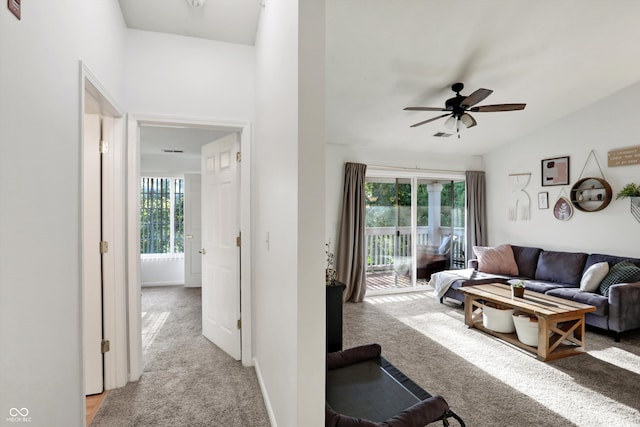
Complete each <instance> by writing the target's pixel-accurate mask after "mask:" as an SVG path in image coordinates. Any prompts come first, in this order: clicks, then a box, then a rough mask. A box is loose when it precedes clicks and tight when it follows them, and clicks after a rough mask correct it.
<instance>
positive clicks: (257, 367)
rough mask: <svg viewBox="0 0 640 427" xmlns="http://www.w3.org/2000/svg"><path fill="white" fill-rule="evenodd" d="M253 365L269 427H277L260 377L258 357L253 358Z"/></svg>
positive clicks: (267, 394)
mask: <svg viewBox="0 0 640 427" xmlns="http://www.w3.org/2000/svg"><path fill="white" fill-rule="evenodd" d="M253 365H254V366H255V370H256V377H258V384H259V385H260V391H262V400H264V406H265V407H266V408H267V415H268V416H269V422H270V423H271V427H277V426H278V423H277V422H276V415H275V413H274V412H273V407H272V406H271V400H270V399H269V393H267V388H266V387H265V385H264V380H263V379H262V372H261V371H260V364H259V363H258V359H255V358H254V359H253Z"/></svg>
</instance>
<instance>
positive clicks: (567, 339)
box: [460, 283, 596, 361]
mask: <svg viewBox="0 0 640 427" xmlns="http://www.w3.org/2000/svg"><path fill="white" fill-rule="evenodd" d="M460 290H461V291H462V292H463V293H464V294H465V324H466V325H467V326H468V327H470V328H476V329H478V330H481V331H483V332H485V333H487V334H490V335H493V336H495V337H497V338H500V339H501V340H503V341H506V342H508V343H510V344H513V345H515V346H517V347H520V348H522V349H525V350H528V351H530V352H532V353H534V354H536V355H537V357H538V359H540V360H543V361H549V360H554V359H558V358H561V357H566V356H572V355H576V354H580V353H583V352H584V349H585V344H584V335H585V333H584V332H585V331H584V330H585V323H584V315H585V313H588V312H592V311H595V310H596V308H595V307H594V306H591V305H587V304H581V303H576V302H573V301H568V300H565V299H562V298H557V297H552V296H549V295H544V294H539V293H537V292H526V293H525V296H524V298H512V297H511V290H510V289H509V286H508V285H504V284H501V283H495V284H488V285H477V286H466V287H463V288H460ZM484 301H489V302H492V303H495V304H500V305H503V306H507V307H510V308H517V309H518V310H520V311H523V312H525V313H530V314H534V315H535V316H536V317H537V318H538V347H537V348H536V347H533V346H529V345H527V344H524V343H523V342H521V341H520V340H518V337H517V335H516V334H515V333H502V332H496V331H492V330H490V329H487V328H485V327H484V326H483V323H482V308H483V302H484Z"/></svg>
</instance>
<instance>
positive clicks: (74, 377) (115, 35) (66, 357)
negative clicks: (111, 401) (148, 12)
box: [0, 0, 125, 426]
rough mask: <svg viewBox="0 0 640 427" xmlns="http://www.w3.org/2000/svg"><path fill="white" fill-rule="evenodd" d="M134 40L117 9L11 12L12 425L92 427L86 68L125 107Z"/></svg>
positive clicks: (3, 407) (7, 108)
mask: <svg viewBox="0 0 640 427" xmlns="http://www.w3.org/2000/svg"><path fill="white" fill-rule="evenodd" d="M124 33H125V26H124V20H123V19H122V15H121V13H120V8H119V6H118V3H117V2H115V1H94V2H87V1H82V0H68V1H65V2H62V3H61V2H49V1H40V2H22V19H21V20H20V21H19V20H17V19H16V18H15V17H14V16H13V15H12V14H11V13H10V12H9V11H8V10H7V8H6V6H3V7H2V8H1V9H0V194H2V199H1V201H0V343H1V344H0V346H1V347H2V349H1V350H0V384H1V386H0V424H2V425H4V424H5V422H6V424H7V425H11V424H13V423H11V422H10V421H7V418H10V409H11V408H27V409H28V411H29V414H28V418H29V419H30V422H29V425H31V426H52V425H60V426H62V425H73V426H79V425H84V423H85V418H84V412H85V407H84V383H83V381H82V372H83V360H82V351H83V350H82V310H81V307H82V303H81V301H82V299H81V297H82V293H81V276H80V268H81V265H80V258H81V251H80V226H79V224H80V206H81V205H80V185H81V180H80V158H81V153H80V147H81V130H80V116H81V113H82V111H83V108H84V106H83V105H81V103H80V100H81V93H80V87H81V86H80V63H79V62H80V61H81V60H82V61H83V62H84V63H85V64H86V65H87V66H88V67H89V69H90V70H91V72H92V73H93V74H94V75H95V76H96V77H97V78H98V79H99V80H100V83H101V84H102V85H103V86H104V87H105V88H106V89H107V91H108V92H109V95H110V96H111V97H112V98H114V99H115V100H116V102H121V100H122V93H123V91H122V81H123V75H122V70H123V53H124ZM120 107H122V106H121V105H120ZM21 421H22V420H21Z"/></svg>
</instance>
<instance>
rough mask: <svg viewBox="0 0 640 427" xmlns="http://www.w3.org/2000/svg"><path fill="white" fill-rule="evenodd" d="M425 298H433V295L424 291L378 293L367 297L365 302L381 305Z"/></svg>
mask: <svg viewBox="0 0 640 427" xmlns="http://www.w3.org/2000/svg"><path fill="white" fill-rule="evenodd" d="M425 298H433V296H431V295H429V294H426V293H424V292H419V293H418V292H415V293H414V292H407V293H402V294H390V295H377V296H372V297H367V298H366V299H365V300H364V302H365V303H369V304H371V305H380V304H387V303H393V302H403V301H415V300H420V299H425Z"/></svg>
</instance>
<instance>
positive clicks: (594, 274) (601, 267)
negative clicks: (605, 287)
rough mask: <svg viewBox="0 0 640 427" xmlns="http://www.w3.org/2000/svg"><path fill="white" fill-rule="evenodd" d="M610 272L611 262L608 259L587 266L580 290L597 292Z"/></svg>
mask: <svg viewBox="0 0 640 427" xmlns="http://www.w3.org/2000/svg"><path fill="white" fill-rule="evenodd" d="M607 274H609V263H608V262H606V261H602V262H597V263H595V264H593V265H592V266H591V267H589V268H587V269H586V270H585V272H584V274H583V275H582V279H581V280H580V290H582V291H585V292H596V291H597V290H598V289H599V288H600V282H602V279H604V278H605V277H606V275H607Z"/></svg>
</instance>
